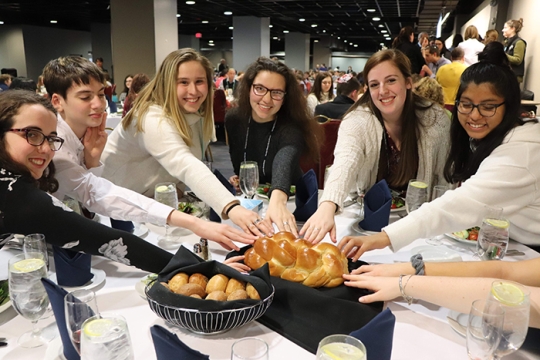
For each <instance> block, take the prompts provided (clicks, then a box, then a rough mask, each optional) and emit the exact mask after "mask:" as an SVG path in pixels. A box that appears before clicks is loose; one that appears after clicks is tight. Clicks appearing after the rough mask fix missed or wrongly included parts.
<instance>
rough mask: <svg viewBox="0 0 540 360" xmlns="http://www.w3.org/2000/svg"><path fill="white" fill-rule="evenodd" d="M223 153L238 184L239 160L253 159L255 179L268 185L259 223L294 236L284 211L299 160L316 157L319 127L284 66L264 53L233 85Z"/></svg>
mask: <svg viewBox="0 0 540 360" xmlns="http://www.w3.org/2000/svg"><path fill="white" fill-rule="evenodd" d="M225 128H226V130H227V135H228V139H229V151H230V155H231V161H232V164H233V168H234V172H235V174H236V175H235V176H233V177H232V178H231V179H230V181H231V183H232V184H234V185H237V184H238V176H237V175H238V174H239V170H240V163H241V162H242V161H250V160H251V161H256V162H257V164H258V165H259V182H260V183H262V184H265V183H269V184H271V186H270V190H269V192H268V195H269V199H270V200H269V206H268V211H267V212H266V219H265V222H266V223H267V225H268V226H271V223H275V224H276V225H277V227H278V228H279V230H286V231H292V232H293V233H294V234H295V235H296V234H297V230H296V226H295V220H294V216H293V214H292V213H291V212H290V211H289V210H287V207H286V203H287V199H288V197H289V190H290V186H291V185H293V184H296V181H297V180H299V179H300V178H301V176H302V169H301V168H300V158H301V156H302V155H304V154H305V155H306V156H308V157H311V158H313V159H316V158H317V156H318V154H319V138H320V136H319V134H320V131H321V130H320V129H319V126H318V125H317V123H316V122H315V121H313V120H312V119H311V117H310V115H309V114H308V112H307V108H306V100H305V98H304V96H303V93H302V91H301V90H300V87H299V86H298V81H297V80H296V76H295V75H294V73H293V72H292V70H290V69H289V68H288V67H287V66H286V65H284V64H283V63H281V62H279V61H274V60H271V59H268V58H265V57H260V58H258V59H257V61H255V62H254V63H252V64H251V65H250V66H249V68H248V69H247V70H246V72H245V74H244V78H243V79H242V81H241V82H240V86H239V88H238V107H236V108H233V109H231V110H229V111H228V112H227V114H226V116H225Z"/></svg>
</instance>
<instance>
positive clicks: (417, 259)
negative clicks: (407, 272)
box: [411, 254, 426, 275]
mask: <svg viewBox="0 0 540 360" xmlns="http://www.w3.org/2000/svg"><path fill="white" fill-rule="evenodd" d="M411 265H412V267H413V268H414V275H425V274H426V265H425V264H424V258H423V257H422V254H414V255H413V256H411Z"/></svg>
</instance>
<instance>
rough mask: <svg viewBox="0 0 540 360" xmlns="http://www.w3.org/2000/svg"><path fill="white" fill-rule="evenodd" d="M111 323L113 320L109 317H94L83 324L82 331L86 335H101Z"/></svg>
mask: <svg viewBox="0 0 540 360" xmlns="http://www.w3.org/2000/svg"><path fill="white" fill-rule="evenodd" d="M113 325H114V322H113V321H111V320H110V319H94V320H90V321H89V322H87V323H86V324H85V325H84V328H83V331H84V333H85V335H87V336H92V337H97V336H103V335H104V334H106V333H107V332H108V331H109V330H110V328H111V327H112V326H113Z"/></svg>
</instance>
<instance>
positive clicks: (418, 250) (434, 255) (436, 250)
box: [411, 245, 463, 262]
mask: <svg viewBox="0 0 540 360" xmlns="http://www.w3.org/2000/svg"><path fill="white" fill-rule="evenodd" d="M416 254H421V255H422V258H423V259H424V261H431V262H444V261H462V260H463V259H462V258H461V255H460V254H459V253H458V252H456V251H453V250H450V249H448V248H445V247H442V246H433V245H422V246H417V247H415V248H414V249H412V250H411V255H416Z"/></svg>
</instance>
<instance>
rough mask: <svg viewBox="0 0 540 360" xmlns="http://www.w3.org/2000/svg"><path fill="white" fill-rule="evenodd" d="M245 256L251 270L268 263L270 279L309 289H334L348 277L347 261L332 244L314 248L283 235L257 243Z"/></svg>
mask: <svg viewBox="0 0 540 360" xmlns="http://www.w3.org/2000/svg"><path fill="white" fill-rule="evenodd" d="M244 255H245V259H244V263H245V264H246V265H247V266H249V267H250V268H252V269H253V270H256V269H258V268H260V267H261V266H263V265H264V264H266V263H268V265H269V268H270V275H272V276H277V277H281V278H282V279H285V280H289V281H294V282H297V283H301V284H303V285H306V286H309V287H322V286H324V287H329V288H331V287H336V286H338V285H340V284H342V283H343V277H342V275H343V274H348V273H349V269H348V262H347V257H346V256H345V255H344V254H342V253H341V252H340V251H339V249H338V248H337V247H336V246H335V245H334V244H329V243H319V244H316V245H313V244H311V243H310V242H309V241H306V240H304V239H295V237H294V235H293V234H292V233H290V232H285V231H282V232H279V233H277V234H274V236H273V237H263V238H259V239H257V240H256V241H255V243H254V244H253V247H252V248H251V249H249V250H247V251H246V252H245V254H244Z"/></svg>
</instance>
